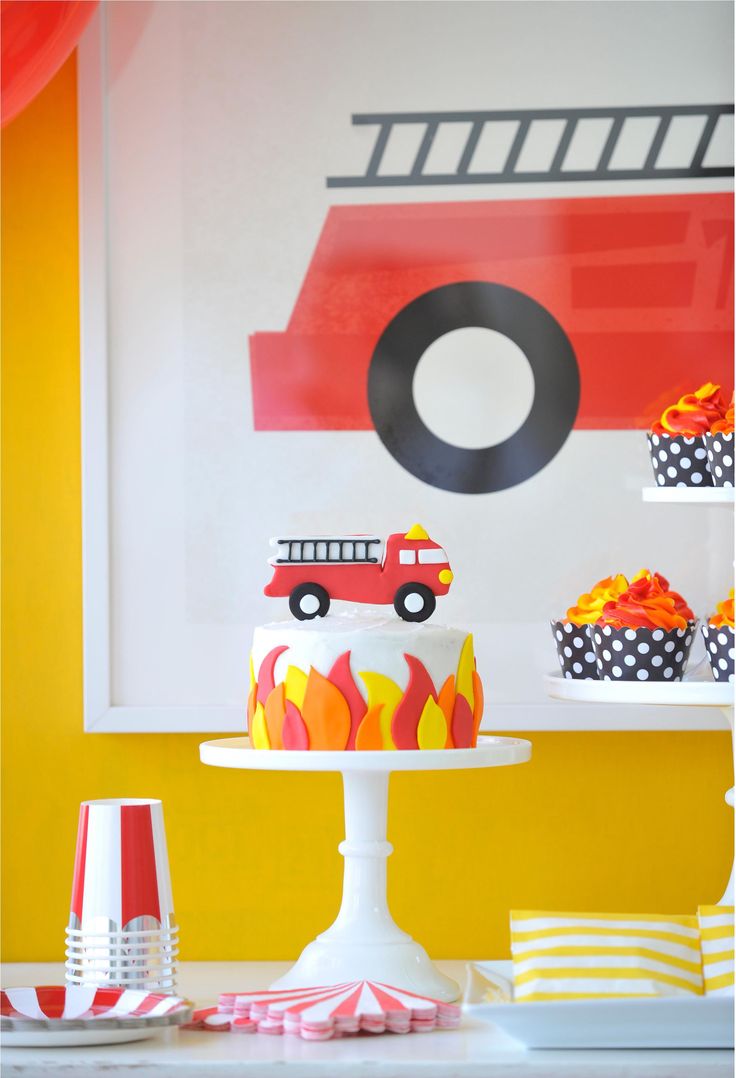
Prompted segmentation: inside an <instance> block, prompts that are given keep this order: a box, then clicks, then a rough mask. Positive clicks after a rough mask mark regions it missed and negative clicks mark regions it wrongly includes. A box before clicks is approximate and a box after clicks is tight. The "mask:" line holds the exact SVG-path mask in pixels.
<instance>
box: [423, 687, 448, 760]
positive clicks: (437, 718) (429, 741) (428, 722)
mask: <svg viewBox="0 0 736 1078" xmlns="http://www.w3.org/2000/svg"><path fill="white" fill-rule="evenodd" d="M446 740H447V721H446V719H445V716H444V714H443V712H442V708H441V707H440V706H439V704H437V703H436V702H435V701H434V700H433V699H432V697H431V696H428V697H427V702H426V704H425V705H424V707H423V708H422V714H421V715H420V716H419V725H418V726H417V744H418V745H419V748H420V749H444V747H445V741H446Z"/></svg>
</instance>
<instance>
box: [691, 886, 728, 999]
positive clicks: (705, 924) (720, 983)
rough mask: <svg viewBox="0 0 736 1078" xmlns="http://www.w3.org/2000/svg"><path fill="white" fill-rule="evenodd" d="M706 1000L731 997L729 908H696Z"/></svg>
mask: <svg viewBox="0 0 736 1078" xmlns="http://www.w3.org/2000/svg"><path fill="white" fill-rule="evenodd" d="M698 923H699V924H700V948H701V951H702V954H703V979H704V981H705V994H706V996H728V995H733V906H698Z"/></svg>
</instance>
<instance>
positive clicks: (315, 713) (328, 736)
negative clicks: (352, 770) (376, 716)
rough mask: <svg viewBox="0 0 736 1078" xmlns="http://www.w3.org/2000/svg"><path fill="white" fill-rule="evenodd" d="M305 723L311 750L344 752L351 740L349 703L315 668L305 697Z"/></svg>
mask: <svg viewBox="0 0 736 1078" xmlns="http://www.w3.org/2000/svg"><path fill="white" fill-rule="evenodd" d="M302 719H303V720H304V725H305V726H306V728H307V732H308V734H309V747H310V749H315V750H319V749H328V750H334V751H340V750H342V749H344V748H345V747H346V745H347V743H348V738H349V737H350V708H349V707H348V702H347V700H346V699H345V697H344V696H343V694H342V693H341V692H340V690H339V689H338V688H337V686H336V685H333V684H332V682H331V681H328V680H327V678H326V677H323V676H322V674H320V672H319V671H318V670H315V669H314V667H312V668H311V669H310V671H309V677H308V678H307V690H306V692H305V693H304V704H303V706H302Z"/></svg>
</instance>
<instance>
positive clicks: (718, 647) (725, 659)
mask: <svg viewBox="0 0 736 1078" xmlns="http://www.w3.org/2000/svg"><path fill="white" fill-rule="evenodd" d="M700 631H701V632H702V634H703V639H704V640H705V654H706V655H707V656H708V662H709V663H710V668H711V670H712V671H713V678H714V680H715V681H733V667H734V663H733V655H734V633H733V629H732V628H731V626H730V625H721V626H720V627H716V626H715V625H703V626H701V630H700Z"/></svg>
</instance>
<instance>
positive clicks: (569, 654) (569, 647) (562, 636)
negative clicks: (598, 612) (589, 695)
mask: <svg viewBox="0 0 736 1078" xmlns="http://www.w3.org/2000/svg"><path fill="white" fill-rule="evenodd" d="M551 625H552V635H553V636H554V638H555V644H556V645H557V658H558V660H559V663H560V669H561V670H562V676H563V677H566V678H568V679H569V678H573V679H576V680H578V681H597V680H598V670H597V668H596V664H595V652H594V651H593V644H592V642H591V639H590V626H589V625H573V624H572V623H571V622H569V621H553V622H551Z"/></svg>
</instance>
